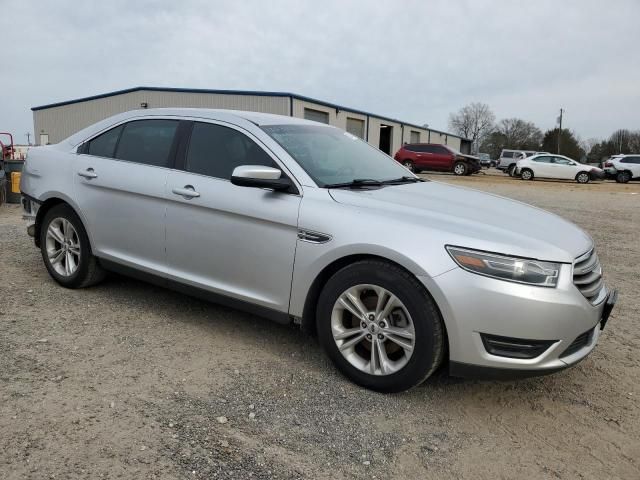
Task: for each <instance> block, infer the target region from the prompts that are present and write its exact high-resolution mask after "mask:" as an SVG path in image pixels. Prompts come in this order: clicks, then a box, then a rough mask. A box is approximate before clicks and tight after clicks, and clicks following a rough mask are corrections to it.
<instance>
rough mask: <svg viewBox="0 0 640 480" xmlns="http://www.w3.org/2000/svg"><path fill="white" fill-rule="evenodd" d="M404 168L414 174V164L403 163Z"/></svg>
mask: <svg viewBox="0 0 640 480" xmlns="http://www.w3.org/2000/svg"><path fill="white" fill-rule="evenodd" d="M403 165H404V167H405V168H406V169H407V170H409V171H410V172H413V163H411V162H409V161H407V162H404V163H403Z"/></svg>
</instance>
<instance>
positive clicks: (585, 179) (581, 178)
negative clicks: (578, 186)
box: [576, 172, 591, 183]
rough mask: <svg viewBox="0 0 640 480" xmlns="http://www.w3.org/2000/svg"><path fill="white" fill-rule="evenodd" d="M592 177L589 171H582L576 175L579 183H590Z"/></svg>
mask: <svg viewBox="0 0 640 480" xmlns="http://www.w3.org/2000/svg"><path fill="white" fill-rule="evenodd" d="M590 179H591V176H590V175H589V172H580V173H578V174H577V175H576V182H578V183H589V180H590Z"/></svg>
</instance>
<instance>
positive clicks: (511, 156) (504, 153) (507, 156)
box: [500, 152, 515, 158]
mask: <svg viewBox="0 0 640 480" xmlns="http://www.w3.org/2000/svg"><path fill="white" fill-rule="evenodd" d="M514 153H515V152H502V155H500V156H501V157H502V158H513V154H514Z"/></svg>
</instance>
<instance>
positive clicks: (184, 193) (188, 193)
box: [171, 185, 200, 200]
mask: <svg viewBox="0 0 640 480" xmlns="http://www.w3.org/2000/svg"><path fill="white" fill-rule="evenodd" d="M171 191H172V192H173V193H175V194H176V195H180V196H181V197H183V198H186V199H187V200H189V199H191V198H197V197H199V196H200V194H199V193H198V192H196V190H195V189H194V188H193V185H185V186H184V187H182V188H174V189H172V190H171Z"/></svg>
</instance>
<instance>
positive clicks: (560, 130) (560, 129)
mask: <svg viewBox="0 0 640 480" xmlns="http://www.w3.org/2000/svg"><path fill="white" fill-rule="evenodd" d="M562 111H563V110H562V109H560V116H559V117H558V122H559V123H560V128H559V129H558V152H557V153H558V155H560V137H562Z"/></svg>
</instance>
